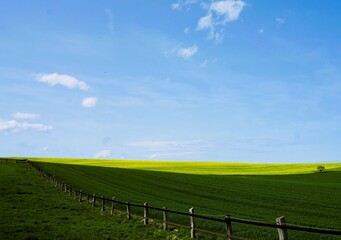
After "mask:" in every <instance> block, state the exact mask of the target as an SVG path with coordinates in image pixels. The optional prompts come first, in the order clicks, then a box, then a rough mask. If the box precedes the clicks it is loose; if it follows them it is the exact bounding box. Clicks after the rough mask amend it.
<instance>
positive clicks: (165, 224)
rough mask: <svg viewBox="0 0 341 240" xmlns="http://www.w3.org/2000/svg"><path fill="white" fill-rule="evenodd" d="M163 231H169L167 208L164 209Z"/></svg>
mask: <svg viewBox="0 0 341 240" xmlns="http://www.w3.org/2000/svg"><path fill="white" fill-rule="evenodd" d="M162 220H163V230H165V231H167V208H166V207H163V219H162Z"/></svg>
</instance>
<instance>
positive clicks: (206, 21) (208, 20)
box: [197, 14, 214, 30]
mask: <svg viewBox="0 0 341 240" xmlns="http://www.w3.org/2000/svg"><path fill="white" fill-rule="evenodd" d="M213 26H214V24H213V21H212V15H211V14H209V15H207V16H204V17H201V18H200V19H199V21H198V27H197V29H198V30H202V29H206V28H212V27H213Z"/></svg>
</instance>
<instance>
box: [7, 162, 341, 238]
mask: <svg viewBox="0 0 341 240" xmlns="http://www.w3.org/2000/svg"><path fill="white" fill-rule="evenodd" d="M6 162H7V160H6ZM16 162H17V163H22V162H25V163H26V164H27V165H29V166H31V167H32V168H34V169H35V170H36V171H37V172H38V173H40V174H41V175H42V176H44V177H45V178H47V179H48V180H49V181H50V182H51V183H53V184H54V185H55V187H57V188H59V189H60V190H62V191H64V192H68V193H69V195H70V196H73V197H74V198H78V199H79V202H87V203H89V204H91V205H92V207H96V206H97V207H100V208H101V211H105V209H107V208H108V209H110V212H111V214H114V213H115V212H116V211H117V212H124V210H123V209H124V208H125V212H126V216H127V218H128V219H130V218H132V216H133V214H132V212H131V207H136V208H141V210H143V214H142V215H134V216H137V217H141V218H143V220H144V221H143V222H144V224H145V225H147V224H149V222H150V220H154V221H159V222H162V224H163V229H164V230H167V229H168V225H174V226H181V227H187V228H188V226H185V225H181V224H178V223H172V222H170V221H168V219H167V216H168V213H172V214H176V215H182V216H187V217H188V218H189V220H190V221H189V223H190V224H189V226H190V227H189V228H190V232H191V238H196V231H203V232H209V233H212V234H219V233H214V232H210V231H206V230H202V229H199V228H196V224H195V219H197V218H198V219H203V220H207V221H212V222H217V223H222V224H225V230H226V231H225V234H224V235H225V236H226V238H227V239H228V240H232V239H242V238H238V237H236V236H234V235H233V231H232V223H240V224H246V225H252V226H261V227H268V228H273V229H277V231H278V237H279V240H288V234H287V231H288V230H294V231H300V232H308V233H318V234H328V235H335V236H341V230H335V229H325V228H316V227H306V226H299V225H292V224H286V223H285V218H284V217H279V218H277V219H276V224H273V223H268V222H262V221H254V220H246V219H240V218H233V217H230V216H229V215H225V217H224V218H223V219H221V218H215V217H211V216H205V215H201V214H196V213H195V212H194V208H190V209H189V212H181V211H176V210H171V209H167V208H166V207H163V208H159V207H153V206H149V205H148V203H144V204H136V203H130V202H124V201H119V200H116V198H115V197H112V198H106V197H104V196H97V195H96V194H91V193H87V192H84V191H82V190H78V189H75V188H74V187H72V186H71V185H68V184H66V183H65V182H64V181H62V180H61V179H60V178H58V177H57V176H55V175H53V174H51V173H49V172H47V171H46V170H44V169H42V168H41V167H40V166H38V165H37V164H36V163H34V162H32V161H30V160H28V159H22V160H16ZM119 205H123V207H122V206H121V207H120V209H118V206H119ZM150 210H154V211H158V212H160V213H162V219H152V218H151V217H150V212H149V211H150ZM220 235H222V234H220Z"/></svg>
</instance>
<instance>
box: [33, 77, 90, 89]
mask: <svg viewBox="0 0 341 240" xmlns="http://www.w3.org/2000/svg"><path fill="white" fill-rule="evenodd" d="M35 77H36V79H37V80H38V81H39V82H43V83H47V84H48V85H51V86H55V85H62V86H64V87H67V88H79V89H81V90H84V91H87V90H88V89H89V86H88V85H87V84H86V83H85V82H83V81H80V80H78V79H77V78H75V77H73V76H70V75H66V74H58V73H38V74H35Z"/></svg>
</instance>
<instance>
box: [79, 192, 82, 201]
mask: <svg viewBox="0 0 341 240" xmlns="http://www.w3.org/2000/svg"><path fill="white" fill-rule="evenodd" d="M82 195H83V194H82V190H79V202H82Z"/></svg>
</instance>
